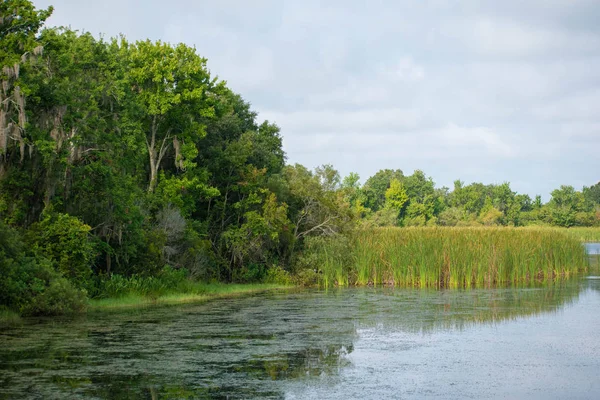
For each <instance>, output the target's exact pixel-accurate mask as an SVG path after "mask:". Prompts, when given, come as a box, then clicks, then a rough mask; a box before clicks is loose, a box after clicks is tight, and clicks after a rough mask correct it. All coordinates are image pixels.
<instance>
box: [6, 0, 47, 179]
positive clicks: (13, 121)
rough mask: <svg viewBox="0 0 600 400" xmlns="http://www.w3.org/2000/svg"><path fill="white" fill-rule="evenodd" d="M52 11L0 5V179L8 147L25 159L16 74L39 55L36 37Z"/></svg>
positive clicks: (10, 2) (16, 2)
mask: <svg viewBox="0 0 600 400" xmlns="http://www.w3.org/2000/svg"><path fill="white" fill-rule="evenodd" d="M52 11H53V8H52V7H48V9H46V10H36V9H35V7H34V6H33V4H32V3H31V2H30V1H27V0H3V1H2V2H0V49H2V51H1V52H0V178H1V177H2V176H3V175H4V171H5V167H6V164H7V162H8V160H9V159H10V158H11V155H10V153H11V151H10V150H11V149H10V147H9V145H10V144H11V143H15V144H16V145H17V147H18V152H19V158H20V161H22V160H23V158H24V156H25V145H26V143H25V139H24V138H23V132H24V130H25V129H26V123H27V117H26V112H25V101H26V98H25V97H26V96H25V92H26V88H23V87H22V82H21V79H20V71H21V67H22V66H23V65H24V64H27V63H29V62H30V61H31V60H35V59H36V58H37V57H38V56H39V55H41V54H42V52H43V46H41V45H40V43H39V42H38V40H37V34H38V31H39V30H40V28H41V27H42V25H43V24H44V21H46V19H47V18H48V17H49V16H50V15H51V14H52Z"/></svg>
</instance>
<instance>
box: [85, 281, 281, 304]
mask: <svg viewBox="0 0 600 400" xmlns="http://www.w3.org/2000/svg"><path fill="white" fill-rule="evenodd" d="M290 287H291V286H284V285H278V284H265V283H260V284H225V283H200V282H189V284H188V286H187V288H186V289H185V290H184V291H182V288H181V287H179V289H178V290H180V291H176V290H173V291H170V292H163V293H161V294H160V295H156V294H144V293H136V292H129V293H126V294H123V295H121V296H118V297H108V298H101V299H92V300H90V309H91V310H105V309H120V308H135V307H145V306H149V305H170V304H185V303H196V302H203V301H207V300H212V299H216V298H223V297H234V296H239V295H244V294H249V293H257V292H263V291H267V290H276V289H287V288H290Z"/></svg>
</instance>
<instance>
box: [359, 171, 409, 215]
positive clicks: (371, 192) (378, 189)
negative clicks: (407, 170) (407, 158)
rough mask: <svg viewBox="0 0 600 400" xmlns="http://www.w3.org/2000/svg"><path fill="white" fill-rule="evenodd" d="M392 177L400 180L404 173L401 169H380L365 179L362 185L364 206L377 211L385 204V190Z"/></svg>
mask: <svg viewBox="0 0 600 400" xmlns="http://www.w3.org/2000/svg"><path fill="white" fill-rule="evenodd" d="M392 179H397V180H398V181H400V182H401V181H402V180H403V179H404V174H403V173H402V171H401V170H399V169H397V170H391V169H382V170H379V171H377V173H376V174H375V175H373V176H372V177H370V178H369V179H367V181H366V182H365V184H364V186H363V191H364V192H365V195H366V201H365V206H366V207H367V208H370V209H371V210H373V211H377V210H379V209H381V208H383V207H384V205H385V192H386V190H387V189H388V188H389V187H390V183H391V181H392Z"/></svg>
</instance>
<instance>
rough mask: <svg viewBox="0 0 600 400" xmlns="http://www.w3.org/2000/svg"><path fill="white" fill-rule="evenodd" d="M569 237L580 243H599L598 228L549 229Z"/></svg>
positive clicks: (599, 228) (599, 230)
mask: <svg viewBox="0 0 600 400" xmlns="http://www.w3.org/2000/svg"><path fill="white" fill-rule="evenodd" d="M549 229H556V230H558V231H560V232H564V233H565V234H567V235H569V236H571V237H572V238H574V239H577V240H579V241H580V242H597V243H600V227H573V228H549Z"/></svg>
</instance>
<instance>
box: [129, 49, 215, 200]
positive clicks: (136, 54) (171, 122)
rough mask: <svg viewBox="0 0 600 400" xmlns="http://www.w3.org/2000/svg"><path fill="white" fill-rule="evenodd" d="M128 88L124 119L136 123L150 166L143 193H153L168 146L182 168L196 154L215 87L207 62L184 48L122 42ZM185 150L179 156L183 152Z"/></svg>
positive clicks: (203, 132) (210, 115) (211, 114)
mask: <svg viewBox="0 0 600 400" xmlns="http://www.w3.org/2000/svg"><path fill="white" fill-rule="evenodd" d="M121 47H122V51H123V53H124V54H123V56H122V57H123V58H124V59H125V60H126V61H125V63H126V71H127V75H126V79H127V82H128V84H129V96H130V105H129V118H130V119H131V120H132V121H137V125H138V126H137V130H138V131H139V132H140V133H142V134H143V135H144V139H145V143H146V149H147V152H148V161H149V169H150V173H149V178H148V192H153V191H154V189H155V187H156V184H157V179H158V171H159V169H160V167H161V162H162V161H163V158H164V157H165V155H166V153H167V151H168V150H169V149H170V148H171V146H173V149H174V150H175V157H174V158H175V162H176V165H177V166H178V168H179V169H185V163H184V160H186V159H193V158H195V157H196V155H197V149H196V148H195V147H194V146H188V147H184V145H185V144H186V143H188V144H193V143H196V142H197V141H198V140H199V139H201V138H202V137H203V136H204V135H205V134H206V132H205V126H204V124H203V122H204V119H206V118H211V117H213V116H214V108H213V107H212V106H211V104H210V103H211V102H210V101H209V96H208V92H209V89H210V87H211V86H212V85H213V84H214V81H211V79H210V75H209V73H208V70H207V69H206V59H204V58H201V57H200V56H198V55H197V54H196V50H195V49H194V48H191V47H188V46H186V45H184V44H179V45H177V46H176V47H173V46H171V45H169V44H167V43H162V42H160V41H158V42H155V43H153V42H151V41H149V40H146V41H139V42H137V43H135V44H128V43H127V42H126V41H125V40H124V39H123V40H122V42H121ZM184 149H185V150H187V151H182V150H184Z"/></svg>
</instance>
